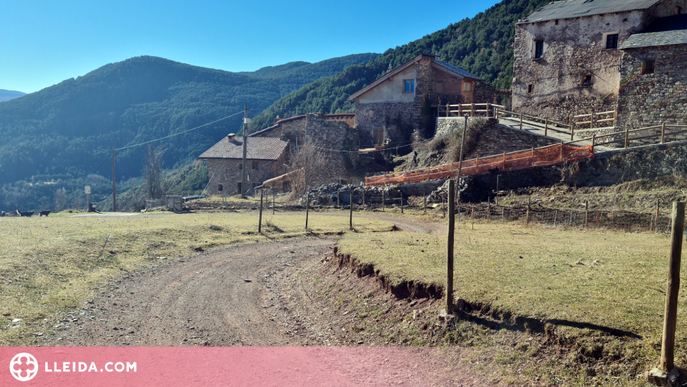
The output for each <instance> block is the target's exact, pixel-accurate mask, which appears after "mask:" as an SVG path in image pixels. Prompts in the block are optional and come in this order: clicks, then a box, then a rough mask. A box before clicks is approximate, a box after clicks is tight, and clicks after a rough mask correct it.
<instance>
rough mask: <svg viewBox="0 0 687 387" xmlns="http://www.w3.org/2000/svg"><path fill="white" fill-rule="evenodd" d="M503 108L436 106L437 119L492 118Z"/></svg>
mask: <svg viewBox="0 0 687 387" xmlns="http://www.w3.org/2000/svg"><path fill="white" fill-rule="evenodd" d="M505 108H506V107H505V106H503V105H497V104H494V103H459V104H455V105H451V104H446V105H439V106H437V117H464V116H468V117H494V116H495V114H496V111H497V110H498V109H505Z"/></svg>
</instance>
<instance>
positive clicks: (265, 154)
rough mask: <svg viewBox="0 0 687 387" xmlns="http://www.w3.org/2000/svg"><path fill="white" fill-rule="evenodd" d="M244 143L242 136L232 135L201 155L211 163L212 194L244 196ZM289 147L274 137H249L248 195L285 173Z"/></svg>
mask: <svg viewBox="0 0 687 387" xmlns="http://www.w3.org/2000/svg"><path fill="white" fill-rule="evenodd" d="M243 141H244V139H243V138H242V137H236V136H234V135H233V134H230V135H228V136H227V137H225V138H223V139H221V140H220V141H219V142H218V143H217V144H215V145H213V146H212V148H210V149H208V150H207V151H205V152H204V153H203V154H201V155H200V156H199V158H200V159H202V160H207V161H208V175H209V176H210V182H209V185H208V192H209V194H210V195H223V194H225V193H226V194H227V195H235V194H240V193H241V169H242V167H243ZM288 145H289V142H288V141H282V140H280V139H279V138H274V137H249V138H248V144H247V152H246V153H247V154H246V164H247V165H246V167H247V168H246V184H247V187H246V194H253V193H254V188H255V187H257V186H259V185H261V184H262V183H263V182H264V181H265V180H269V179H271V178H273V177H275V176H278V175H280V174H281V173H283V172H284V161H285V156H286V149H287V147H288Z"/></svg>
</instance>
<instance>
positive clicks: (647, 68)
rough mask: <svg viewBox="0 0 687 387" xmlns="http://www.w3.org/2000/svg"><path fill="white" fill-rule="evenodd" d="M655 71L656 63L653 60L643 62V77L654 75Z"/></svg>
mask: <svg viewBox="0 0 687 387" xmlns="http://www.w3.org/2000/svg"><path fill="white" fill-rule="evenodd" d="M654 70H655V63H654V60H653V59H649V60H644V61H642V75H644V74H653V73H654Z"/></svg>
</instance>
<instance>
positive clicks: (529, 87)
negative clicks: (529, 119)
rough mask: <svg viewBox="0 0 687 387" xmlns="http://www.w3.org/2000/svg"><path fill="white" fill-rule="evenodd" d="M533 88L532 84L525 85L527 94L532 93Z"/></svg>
mask: <svg viewBox="0 0 687 387" xmlns="http://www.w3.org/2000/svg"><path fill="white" fill-rule="evenodd" d="M533 90H534V85H531V84H530V85H527V94H532V91H533Z"/></svg>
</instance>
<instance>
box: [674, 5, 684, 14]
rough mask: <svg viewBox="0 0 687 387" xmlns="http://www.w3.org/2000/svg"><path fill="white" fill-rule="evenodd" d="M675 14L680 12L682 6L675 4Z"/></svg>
mask: <svg viewBox="0 0 687 387" xmlns="http://www.w3.org/2000/svg"><path fill="white" fill-rule="evenodd" d="M675 14H676V15H680V14H682V7H680V6H679V5H676V6H675Z"/></svg>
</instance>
